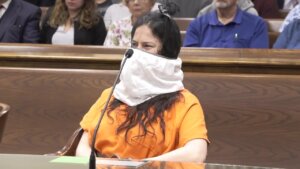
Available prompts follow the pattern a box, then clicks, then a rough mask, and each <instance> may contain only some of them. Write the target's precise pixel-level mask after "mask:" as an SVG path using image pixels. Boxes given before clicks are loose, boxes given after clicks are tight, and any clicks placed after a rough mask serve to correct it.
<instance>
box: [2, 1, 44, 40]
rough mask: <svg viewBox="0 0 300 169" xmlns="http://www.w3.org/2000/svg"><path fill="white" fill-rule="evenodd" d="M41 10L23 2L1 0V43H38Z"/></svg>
mask: <svg viewBox="0 0 300 169" xmlns="http://www.w3.org/2000/svg"><path fill="white" fill-rule="evenodd" d="M40 17H41V9H40V8H39V7H37V6H34V5H32V4H30V3H28V2H25V1H23V0H0V42H5V43H38V42H39V39H40V27H39V22H40Z"/></svg>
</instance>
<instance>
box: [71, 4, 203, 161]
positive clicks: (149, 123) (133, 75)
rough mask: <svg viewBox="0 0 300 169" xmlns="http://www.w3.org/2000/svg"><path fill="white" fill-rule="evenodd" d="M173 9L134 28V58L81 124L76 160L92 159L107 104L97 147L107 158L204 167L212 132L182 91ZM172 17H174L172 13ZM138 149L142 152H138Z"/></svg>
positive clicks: (193, 101) (198, 107)
mask: <svg viewBox="0 0 300 169" xmlns="http://www.w3.org/2000/svg"><path fill="white" fill-rule="evenodd" d="M169 11H173V10H172V8H167V10H162V11H161V12H159V11H155V12H150V13H148V14H146V15H144V16H142V17H140V18H139V19H138V20H137V21H136V22H135V23H134V25H133V29H132V33H131V36H132V47H133V50H134V52H133V55H132V56H131V57H130V58H129V59H128V60H127V62H126V64H125V66H124V68H123V71H122V73H121V76H120V81H119V83H118V84H117V85H116V88H115V90H114V92H113V96H112V98H109V94H110V92H111V90H112V88H109V89H106V90H104V91H103V93H102V94H101V96H100V98H99V99H98V100H97V101H96V103H95V104H94V105H93V106H92V107H91V109H90V110H89V111H88V113H87V114H85V116H84V117H83V119H82V121H81V122H80V125H81V127H82V128H83V129H84V133H83V135H82V137H81V140H80V142H79V144H78V147H77V150H76V155H77V156H89V155H90V153H91V140H92V137H93V134H94V132H95V126H96V124H97V121H98V119H99V117H100V114H101V112H100V111H101V110H102V109H103V108H104V104H105V103H106V101H107V99H110V101H109V103H108V109H107V111H106V112H105V114H104V116H103V120H102V122H101V125H100V128H99V131H98V132H97V137H96V142H95V148H96V150H97V151H98V152H99V154H101V155H102V156H103V157H119V158H121V159H123V158H130V159H144V160H158V161H190V162H203V161H204V160H205V157H206V153H207V142H208V138H207V129H206V125H205V119H204V114H203V110H202V108H201V105H200V103H199V101H198V99H197V97H196V96H194V95H193V94H192V93H191V92H190V91H188V90H187V89H185V88H184V86H183V82H182V80H183V72H182V70H181V66H182V61H181V59H180V58H178V54H179V52H180V48H181V36H180V31H179V27H178V26H177V25H176V22H175V21H174V20H173V19H172V18H171V17H170V15H171V12H169ZM168 12H169V13H168ZM137 150H138V151H137Z"/></svg>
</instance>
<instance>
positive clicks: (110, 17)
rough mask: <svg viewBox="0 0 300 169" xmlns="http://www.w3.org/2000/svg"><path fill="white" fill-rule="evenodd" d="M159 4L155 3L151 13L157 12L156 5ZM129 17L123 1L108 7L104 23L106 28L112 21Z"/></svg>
mask: <svg viewBox="0 0 300 169" xmlns="http://www.w3.org/2000/svg"><path fill="white" fill-rule="evenodd" d="M159 4H160V3H158V2H156V3H155V4H154V6H153V8H152V11H154V10H158V5H159ZM130 15H131V13H130V11H129V9H128V7H127V6H126V2H125V0H122V2H120V3H117V4H112V5H111V6H109V7H108V8H107V10H106V12H105V15H104V23H105V26H106V28H107V29H108V27H109V26H110V25H111V23H113V22H114V21H118V20H121V19H123V18H125V17H129V16H130Z"/></svg>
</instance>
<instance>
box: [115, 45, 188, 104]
mask: <svg viewBox="0 0 300 169" xmlns="http://www.w3.org/2000/svg"><path fill="white" fill-rule="evenodd" d="M133 51H134V53H133V55H132V56H131V58H129V59H127V61H126V63H125V65H124V67H123V70H122V73H121V75H120V82H119V83H118V84H117V85H116V88H115V90H114V93H113V95H114V97H115V98H116V99H118V100H120V101H122V102H123V103H126V104H127V105H129V106H136V105H138V104H141V103H143V102H145V101H147V100H149V99H151V98H153V97H155V96H157V95H160V94H165V93H171V92H176V91H179V90H182V89H184V87H183V83H182V80H183V72H182V70H181V64H182V61H181V59H180V58H177V59H167V58H164V57H162V56H157V55H154V54H150V53H147V52H144V51H142V50H139V49H133Z"/></svg>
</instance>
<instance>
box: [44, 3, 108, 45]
mask: <svg viewBox="0 0 300 169" xmlns="http://www.w3.org/2000/svg"><path fill="white" fill-rule="evenodd" d="M105 36H106V28H105V25H104V22H103V19H102V17H101V16H100V14H99V13H97V12H96V4H95V1H94V0H57V1H56V3H55V6H54V8H53V9H49V11H48V13H47V16H46V17H45V20H44V21H43V23H42V38H41V42H42V43H48V44H70V45H73V44H75V45H102V44H103V42H104V39H105Z"/></svg>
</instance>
